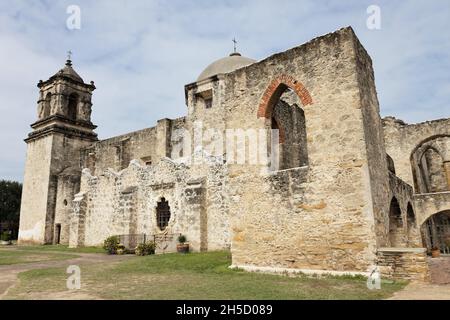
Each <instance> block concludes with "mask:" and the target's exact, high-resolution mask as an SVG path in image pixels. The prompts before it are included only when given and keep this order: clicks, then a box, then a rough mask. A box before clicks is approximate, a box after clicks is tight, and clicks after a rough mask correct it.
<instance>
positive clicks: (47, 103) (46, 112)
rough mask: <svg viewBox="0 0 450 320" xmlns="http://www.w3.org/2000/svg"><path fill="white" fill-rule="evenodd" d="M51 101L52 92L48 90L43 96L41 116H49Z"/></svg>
mask: <svg viewBox="0 0 450 320" xmlns="http://www.w3.org/2000/svg"><path fill="white" fill-rule="evenodd" d="M51 101H52V94H51V93H50V92H49V93H47V95H46V96H45V101H44V113H43V115H42V118H47V117H48V116H50V109H51Z"/></svg>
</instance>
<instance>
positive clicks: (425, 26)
mask: <svg viewBox="0 0 450 320" xmlns="http://www.w3.org/2000/svg"><path fill="white" fill-rule="evenodd" d="M372 4H376V5H378V6H379V7H380V9H381V29H380V30H369V29H368V28H367V25H366V20H367V18H368V17H369V14H368V13H367V8H368V6H369V5H372ZM69 5H78V6H79V7H80V9H81V29H79V30H70V29H68V28H67V26H66V20H67V19H68V18H69V14H67V12H66V11H67V7H68V6H69ZM348 25H351V26H352V27H353V28H354V30H355V32H356V34H357V35H358V37H359V38H360V40H361V42H362V43H363V45H364V46H365V47H366V49H367V50H368V52H369V54H370V55H371V56H372V59H373V61H374V68H375V77H376V84H377V90H378V94H379V100H380V107H381V113H382V116H385V115H394V116H396V117H397V118H401V119H403V120H405V121H407V122H421V121H425V120H430V119H436V118H442V117H449V116H450V36H449V35H450V32H449V30H450V1H448V0H431V1H425V0H423V1H406V0H405V1H361V0H354V1H351V0H348V1H342V0H336V1H332V0H326V1H314V0H311V1H309V0H308V1H306V0H295V1H294V0H291V1H284V0H249V1H245V0H242V1H232V0H222V1H217V0H216V1H211V0H170V1H157V0H155V1H150V0H145V1H144V0H143V1H137V0H133V1H128V0H127V1H125V0H104V1H101V0H96V1H76V0H70V1H65V0H40V1H36V0H28V1H26V0H22V1H21V0H15V1H1V2H0V99H1V100H0V112H1V113H0V128H1V131H0V132H1V135H0V146H1V149H0V150H1V153H0V179H14V180H19V181H21V180H22V177H23V169H24V168H23V167H24V160H25V152H26V148H25V147H26V145H25V143H24V142H23V139H24V138H25V137H26V135H27V134H28V133H29V131H30V130H31V129H30V127H29V125H30V124H31V123H33V122H34V121H35V120H36V101H37V98H38V89H37V88H36V84H37V82H38V80H39V79H43V80H46V79H48V77H49V76H51V75H52V74H54V73H55V72H56V71H57V70H58V69H59V68H61V67H62V66H63V64H64V62H65V58H66V52H67V51H68V50H69V49H70V50H72V51H73V52H74V54H73V62H74V67H75V69H76V70H77V71H78V73H79V74H80V75H81V76H82V77H83V79H84V80H85V81H86V82H88V81H91V80H94V81H95V84H96V86H97V90H96V91H95V92H94V98H93V103H94V107H93V122H94V123H95V124H97V125H98V126H99V127H98V129H97V132H98V134H99V137H100V138H101V139H104V138H107V137H110V136H114V135H118V134H121V133H126V132H129V131H134V130H138V129H141V128H145V127H150V126H153V125H154V124H155V123H156V120H157V119H160V118H165V117H168V118H174V117H179V116H182V115H184V114H185V112H186V106H185V104H184V88H183V86H184V85H185V84H187V83H190V82H193V81H194V80H195V79H196V77H197V76H198V74H199V73H200V72H201V71H202V69H204V68H205V67H206V66H207V65H208V64H209V63H210V62H212V61H214V60H216V59H218V58H221V57H223V56H225V55H227V54H229V53H230V52H231V51H232V45H233V44H232V42H231V39H233V37H236V38H237V39H238V41H239V44H238V50H239V51H240V52H241V53H242V54H243V55H245V56H248V57H251V58H254V59H257V60H260V59H263V58H264V57H266V56H268V55H270V54H273V53H275V52H279V51H284V50H286V49H289V48H291V47H294V46H297V45H299V44H301V43H304V42H306V41H309V40H310V39H312V38H314V37H316V36H319V35H323V34H326V33H328V32H331V31H334V30H337V29H339V28H341V27H344V26H348Z"/></svg>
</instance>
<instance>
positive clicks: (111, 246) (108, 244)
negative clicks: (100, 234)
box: [103, 236, 119, 254]
mask: <svg viewBox="0 0 450 320" xmlns="http://www.w3.org/2000/svg"><path fill="white" fill-rule="evenodd" d="M118 248H119V237H118V236H111V237H108V238H106V240H105V241H104V242H103V249H105V250H106V252H107V253H108V254H116V253H117V249H118Z"/></svg>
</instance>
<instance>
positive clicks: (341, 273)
mask: <svg viewBox="0 0 450 320" xmlns="http://www.w3.org/2000/svg"><path fill="white" fill-rule="evenodd" d="M229 268H230V269H242V270H244V271H248V272H262V273H271V274H285V273H288V274H292V275H295V274H306V275H319V276H326V275H331V276H356V275H362V276H365V277H367V276H368V272H362V271H336V270H318V269H294V268H283V267H259V266H253V265H231V266H229Z"/></svg>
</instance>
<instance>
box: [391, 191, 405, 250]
mask: <svg viewBox="0 0 450 320" xmlns="http://www.w3.org/2000/svg"><path fill="white" fill-rule="evenodd" d="M389 241H390V243H391V247H399V246H401V244H403V243H404V241H403V220H402V212H401V211H400V205H399V204H398V201H397V199H396V198H395V197H394V198H392V200H391V205H390V208H389Z"/></svg>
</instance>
